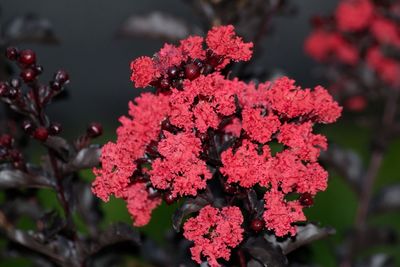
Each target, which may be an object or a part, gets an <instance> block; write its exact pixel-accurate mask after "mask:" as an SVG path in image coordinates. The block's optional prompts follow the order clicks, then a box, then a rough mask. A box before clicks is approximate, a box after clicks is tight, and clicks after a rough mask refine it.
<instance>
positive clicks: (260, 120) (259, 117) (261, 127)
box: [242, 107, 281, 143]
mask: <svg viewBox="0 0 400 267" xmlns="http://www.w3.org/2000/svg"><path fill="white" fill-rule="evenodd" d="M266 112H267V111H265V110H264V109H262V108H257V107H255V108H247V107H245V108H243V111H242V117H243V119H242V124H243V129H244V130H245V131H246V133H247V134H248V135H249V136H250V137H251V138H252V139H253V140H255V141H258V142H260V143H266V142H268V141H271V137H272V134H274V133H275V132H276V131H277V130H278V129H279V126H280V124H281V122H280V121H279V118H278V116H276V115H274V114H272V113H269V114H268V115H265V113H266Z"/></svg>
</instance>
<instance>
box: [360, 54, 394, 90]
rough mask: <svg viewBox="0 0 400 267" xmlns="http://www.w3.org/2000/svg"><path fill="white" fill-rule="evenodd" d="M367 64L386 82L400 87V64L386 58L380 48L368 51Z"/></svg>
mask: <svg viewBox="0 0 400 267" xmlns="http://www.w3.org/2000/svg"><path fill="white" fill-rule="evenodd" d="M367 63H368V65H369V66H370V67H371V68H372V69H373V70H375V71H376V72H377V74H378V75H379V76H380V78H381V79H382V80H383V81H384V82H386V83H388V84H389V85H392V86H400V63H398V62H397V61H396V60H394V59H391V58H388V57H385V56H384V55H383V54H382V52H381V51H380V49H379V48H378V47H372V48H370V49H369V50H368V53H367Z"/></svg>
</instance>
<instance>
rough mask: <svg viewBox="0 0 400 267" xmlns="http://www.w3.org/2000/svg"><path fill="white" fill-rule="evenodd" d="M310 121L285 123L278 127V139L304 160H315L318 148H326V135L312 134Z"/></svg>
mask: <svg viewBox="0 0 400 267" xmlns="http://www.w3.org/2000/svg"><path fill="white" fill-rule="evenodd" d="M312 126H313V124H312V123H311V122H305V123H302V124H293V123H285V124H284V125H282V127H280V132H279V135H278V141H279V142H281V143H282V144H284V145H286V146H288V147H290V148H291V149H292V151H293V153H295V154H296V155H298V156H299V157H300V158H301V159H302V160H305V161H317V159H318V157H319V152H320V150H321V149H322V150H326V148H327V146H328V145H327V141H326V137H325V136H322V135H320V134H317V135H315V134H312Z"/></svg>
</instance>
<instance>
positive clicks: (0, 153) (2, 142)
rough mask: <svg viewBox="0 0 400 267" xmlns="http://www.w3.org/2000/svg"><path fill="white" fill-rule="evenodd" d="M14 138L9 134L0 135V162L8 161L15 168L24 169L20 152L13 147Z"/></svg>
mask: <svg viewBox="0 0 400 267" xmlns="http://www.w3.org/2000/svg"><path fill="white" fill-rule="evenodd" d="M14 143H15V141H14V138H13V137H12V136H11V135H9V134H3V135H1V136H0V162H10V163H11V164H12V165H13V166H14V168H16V169H24V168H25V162H24V158H23V156H22V153H21V152H20V151H19V150H18V149H16V148H15V147H14Z"/></svg>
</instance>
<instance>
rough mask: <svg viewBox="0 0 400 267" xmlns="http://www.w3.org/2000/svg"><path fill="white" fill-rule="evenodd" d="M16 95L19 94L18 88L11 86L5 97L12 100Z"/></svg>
mask: <svg viewBox="0 0 400 267" xmlns="http://www.w3.org/2000/svg"><path fill="white" fill-rule="evenodd" d="M18 96H19V89H17V88H13V87H11V88H9V89H8V93H7V97H8V98H9V99H12V100H13V99H16V98H17V97H18Z"/></svg>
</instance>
